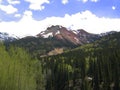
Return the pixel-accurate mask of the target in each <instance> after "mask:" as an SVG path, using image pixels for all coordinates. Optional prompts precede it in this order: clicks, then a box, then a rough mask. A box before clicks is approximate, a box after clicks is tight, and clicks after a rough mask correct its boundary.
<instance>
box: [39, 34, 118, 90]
mask: <svg viewBox="0 0 120 90" xmlns="http://www.w3.org/2000/svg"><path fill="white" fill-rule="evenodd" d="M119 46H120V33H114V34H110V35H107V36H105V37H103V38H102V39H101V40H98V41H96V42H94V43H92V44H87V45H84V46H81V47H78V48H76V49H74V50H71V51H67V52H66V53H63V54H61V55H55V56H51V57H44V58H41V59H40V60H42V62H43V63H44V65H43V67H44V70H45V72H46V76H47V77H46V78H47V82H46V83H47V85H46V90H48V89H49V90H119V89H120V71H119V70H120V47H119Z"/></svg>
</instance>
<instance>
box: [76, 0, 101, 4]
mask: <svg viewBox="0 0 120 90" xmlns="http://www.w3.org/2000/svg"><path fill="white" fill-rule="evenodd" d="M77 1H82V2H83V3H86V2H98V1H99V0H77Z"/></svg>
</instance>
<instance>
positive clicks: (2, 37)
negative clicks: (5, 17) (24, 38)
mask: <svg viewBox="0 0 120 90" xmlns="http://www.w3.org/2000/svg"><path fill="white" fill-rule="evenodd" d="M16 39H18V37H17V36H15V35H10V34H8V33H5V32H0V41H3V42H11V41H14V40H16Z"/></svg>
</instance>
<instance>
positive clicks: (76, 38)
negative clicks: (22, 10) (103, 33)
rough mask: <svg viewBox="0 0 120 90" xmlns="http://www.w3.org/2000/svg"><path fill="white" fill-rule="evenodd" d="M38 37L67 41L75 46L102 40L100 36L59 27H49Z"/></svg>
mask: <svg viewBox="0 0 120 90" xmlns="http://www.w3.org/2000/svg"><path fill="white" fill-rule="evenodd" d="M37 36H38V37H43V38H49V37H55V38H57V39H59V40H63V41H64V40H67V41H69V42H71V43H73V44H75V45H82V44H85V43H90V42H93V41H95V40H96V39H98V38H100V36H99V35H97V34H91V33H88V32H86V31H85V30H83V29H79V30H68V29H67V28H65V27H62V26H59V25H56V26H51V27H48V28H47V29H46V30H45V31H42V32H40V33H39V34H38V35H37Z"/></svg>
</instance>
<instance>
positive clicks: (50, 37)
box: [8, 25, 113, 57]
mask: <svg viewBox="0 0 120 90" xmlns="http://www.w3.org/2000/svg"><path fill="white" fill-rule="evenodd" d="M110 34H111V35H112V34H113V33H108V32H107V33H106V34H105V35H101V34H92V33H88V32H86V31H85V30H83V29H79V30H68V29H67V28H65V27H62V26H59V25H56V26H51V27H48V28H47V29H46V30H45V31H42V32H40V33H39V34H37V36H34V37H33V36H27V37H24V38H21V39H18V40H15V41H13V42H10V44H12V45H15V46H18V47H22V48H25V49H27V50H28V52H30V53H31V54H32V55H34V56H36V55H38V57H39V56H46V55H56V54H60V53H63V52H64V51H65V50H71V49H73V48H76V47H78V46H81V45H85V44H88V43H92V42H95V41H96V40H100V39H101V38H102V37H105V36H107V35H110ZM8 36H9V35H8ZM12 40H14V39H12ZM12 40H11V41H12ZM96 45H97V44H96Z"/></svg>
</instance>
